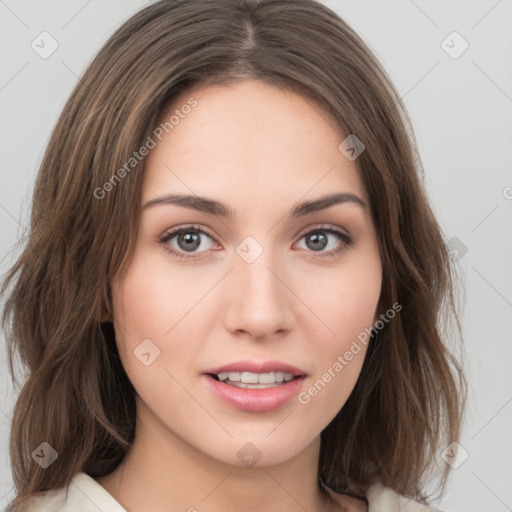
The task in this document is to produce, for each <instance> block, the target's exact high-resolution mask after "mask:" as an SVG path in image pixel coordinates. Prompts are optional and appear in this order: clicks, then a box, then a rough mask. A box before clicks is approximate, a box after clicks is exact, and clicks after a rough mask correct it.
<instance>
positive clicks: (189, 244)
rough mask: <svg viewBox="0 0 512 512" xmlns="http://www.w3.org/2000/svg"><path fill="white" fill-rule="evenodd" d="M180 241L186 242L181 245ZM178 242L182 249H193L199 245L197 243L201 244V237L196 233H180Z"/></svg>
mask: <svg viewBox="0 0 512 512" xmlns="http://www.w3.org/2000/svg"><path fill="white" fill-rule="evenodd" d="M192 233H193V232H192ZM181 242H186V244H185V245H184V246H183V247H182V246H181ZM178 244H179V245H180V248H182V249H184V250H185V251H193V250H194V249H197V248H198V247H199V245H200V244H201V239H200V237H199V234H198V233H194V234H191V232H187V233H181V234H180V235H179V236H178Z"/></svg>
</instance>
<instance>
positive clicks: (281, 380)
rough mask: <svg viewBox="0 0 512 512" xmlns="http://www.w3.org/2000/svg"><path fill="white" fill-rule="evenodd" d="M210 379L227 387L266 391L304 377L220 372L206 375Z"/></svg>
mask: <svg viewBox="0 0 512 512" xmlns="http://www.w3.org/2000/svg"><path fill="white" fill-rule="evenodd" d="M207 375H209V376H210V377H211V378H212V379H214V380H216V381H217V382H222V383H224V384H227V385H228V386H234V387H236V388H243V389H267V388H275V387H278V386H282V385H284V384H286V383H287V382H290V381H292V380H296V379H301V378H304V377H305V375H292V374H291V373H284V372H268V373H253V372H220V373H218V374H216V373H208V374H207Z"/></svg>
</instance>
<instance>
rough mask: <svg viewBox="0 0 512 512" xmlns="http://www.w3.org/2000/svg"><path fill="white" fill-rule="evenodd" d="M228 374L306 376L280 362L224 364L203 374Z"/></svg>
mask: <svg viewBox="0 0 512 512" xmlns="http://www.w3.org/2000/svg"><path fill="white" fill-rule="evenodd" d="M223 372H226V373H230V372H240V373H241V372H251V373H270V372H282V373H291V374H292V375H293V376H301V375H307V374H306V372H305V371H304V370H301V369H300V368H297V367H296V366H293V365H291V364H288V363H283V362H282V361H262V362H257V361H236V362H234V363H230V364H226V365H224V366H218V367H216V368H211V369H209V370H206V371H205V372H204V373H206V374H211V375H218V374H219V373H223Z"/></svg>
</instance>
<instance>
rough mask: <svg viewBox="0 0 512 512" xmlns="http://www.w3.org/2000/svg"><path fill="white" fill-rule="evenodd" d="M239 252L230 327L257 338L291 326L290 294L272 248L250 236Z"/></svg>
mask: <svg viewBox="0 0 512 512" xmlns="http://www.w3.org/2000/svg"><path fill="white" fill-rule="evenodd" d="M236 252H237V254H236V255H235V260H234V269H233V271H232V272H231V280H232V281H231V286H232V287H233V288H232V290H231V293H230V297H231V303H230V304H229V311H228V314H227V317H226V322H227V328H228V329H230V330H232V331H239V330H243V331H246V332H248V333H250V334H251V335H252V336H254V337H257V338H263V337H265V336H267V335H271V334H273V333H275V332H277V331H282V330H286V329H288V328H289V327H290V316H291V313H290V309H289V295H288V292H287V290H286V286H285V285H284V284H283V282H281V279H283V280H284V278H283V277H284V276H279V273H280V271H279V269H278V268H276V263H275V261H276V258H275V257H274V254H273V253H272V250H271V249H270V248H264V247H263V246H262V245H260V244H259V243H258V242H256V240H255V239H253V238H252V237H248V238H247V239H245V240H244V241H243V242H242V243H241V244H239V246H238V247H237V248H236ZM278 276H279V277H278Z"/></svg>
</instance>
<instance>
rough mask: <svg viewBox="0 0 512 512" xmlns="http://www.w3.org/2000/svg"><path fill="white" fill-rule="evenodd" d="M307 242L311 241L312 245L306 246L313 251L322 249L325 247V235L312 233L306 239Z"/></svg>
mask: <svg viewBox="0 0 512 512" xmlns="http://www.w3.org/2000/svg"><path fill="white" fill-rule="evenodd" d="M307 239H308V240H311V241H312V242H313V244H312V245H311V244H308V247H309V248H310V249H313V250H320V249H323V248H324V247H325V246H326V245H327V237H326V236H325V233H314V234H312V235H310V236H309V237H307Z"/></svg>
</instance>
